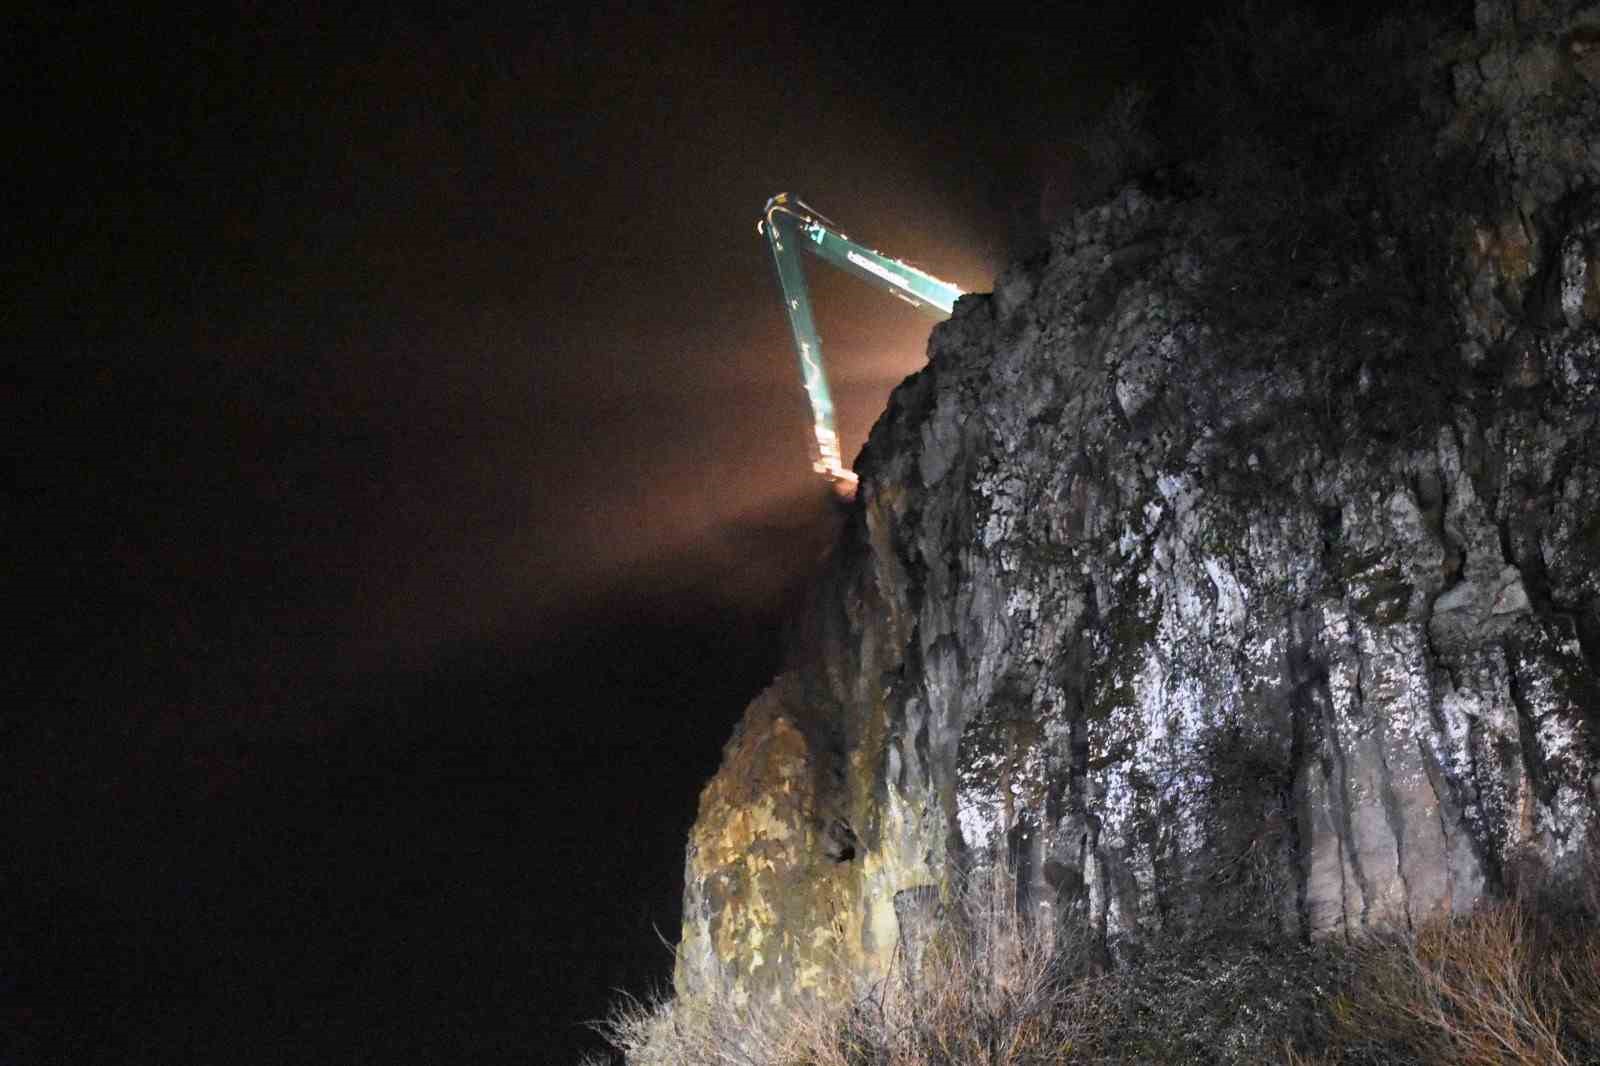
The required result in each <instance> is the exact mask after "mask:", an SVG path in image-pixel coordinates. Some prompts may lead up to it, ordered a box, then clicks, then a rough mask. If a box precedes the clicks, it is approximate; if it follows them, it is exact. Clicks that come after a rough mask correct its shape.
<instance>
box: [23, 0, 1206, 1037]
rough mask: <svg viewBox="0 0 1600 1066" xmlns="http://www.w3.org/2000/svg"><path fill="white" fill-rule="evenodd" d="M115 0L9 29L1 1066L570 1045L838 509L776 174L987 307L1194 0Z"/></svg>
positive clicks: (678, 843)
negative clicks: (824, 484) (1005, 4)
mask: <svg viewBox="0 0 1600 1066" xmlns="http://www.w3.org/2000/svg"><path fill="white" fill-rule="evenodd" d="M131 7H132V6H131V5H41V6H39V7H37V8H35V9H33V10H31V11H28V12H25V13H23V14H20V15H17V14H13V15H9V16H7V17H6V22H5V27H4V30H5V32H4V40H3V44H0V49H3V50H4V51H3V61H0V72H3V75H4V76H5V77H6V79H7V81H8V84H7V89H8V92H7V96H8V98H9V99H10V101H11V103H12V106H13V107H15V108H18V109H19V110H20V112H21V116H22V118H23V119H24V120H25V122H26V123H27V128H28V129H29V130H30V131H31V136H29V137H28V138H26V139H18V140H17V141H16V142H15V143H14V144H13V153H12V154H13V157H14V158H13V161H12V163H13V169H12V173H11V175H10V181H9V183H8V184H9V190H8V191H9V193H10V197H9V204H8V211H7V215H8V216H9V217H8V219H7V222H6V226H7V231H8V234H9V239H8V240H7V242H6V244H7V250H6V262H7V269H6V286H5V290H6V293H5V297H4V301H5V302H4V304H0V307H3V309H4V315H3V320H4V321H5V322H6V323H7V324H8V325H7V327H6V328H7V333H8V335H10V336H11V337H12V338H13V343H12V349H13V351H15V352H17V353H19V355H20V358H18V359H17V360H16V362H15V367H14V369H13V370H12V371H9V372H8V375H7V377H6V379H5V380H4V384H3V391H0V396H3V397H4V402H5V404H6V407H7V409H8V410H9V412H10V416H9V418H8V421H9V422H10V423H11V424H12V425H14V426H16V427H18V428H19V429H20V433H19V434H18V435H17V436H16V437H15V438H14V439H16V440H17V441H18V442H19V443H18V445H17V446H16V447H14V448H13V449H12V456H13V459H14V468H15V469H14V478H13V485H12V488H11V490H10V495H11V499H12V504H11V505H8V507H7V508H6V513H7V529H8V530H9V531H10V533H11V536H10V538H9V539H10V540H11V543H12V544H13V545H14V546H15V549H14V551H13V552H12V553H10V557H11V560H12V566H11V567H10V568H8V571H7V572H6V587H7V589H8V591H7V597H6V598H7V600H8V602H9V603H10V604H11V605H12V612H13V617H14V618H16V620H17V621H16V628H15V630H14V631H13V632H14V633H15V638H14V640H13V646H14V647H15V648H17V649H19V652H20V654H18V655H16V656H14V657H13V658H12V660H11V663H10V666H9V667H8V670H7V673H6V674H5V675H4V676H6V678H7V680H8V681H9V682H10V688H11V689H12V691H13V692H14V693H15V695H16V698H15V699H13V700H11V701H8V702H9V706H8V707H6V708H5V711H4V717H3V718H0V809H3V810H4V811H5V812H6V814H5V817H4V834H5V835H4V837H0V893H3V895H0V898H3V900H4V901H5V902H4V906H5V908H6V910H5V913H4V916H3V921H0V1063H9V1062H15V1063H24V1062H27V1063H32V1062H35V1061H40V1062H46V1061H63V1062H77V1063H90V1062H119V1063H120V1062H130V1063H131V1062H146V1061H149V1062H163V1063H188V1062H195V1063H210V1062H229V1063H277V1062H285V1063H288V1062H294V1063H310V1062H339V1063H351V1062H364V1061H369V1060H370V1061H375V1062H376V1061H382V1062H385V1063H404V1062H437V1063H448V1062H468V1061H471V1062H474V1063H489V1062H513V1061H516V1062H526V1061H553V1062H562V1061H570V1059H571V1058H572V1057H573V1056H574V1054H575V1052H576V1051H577V1050H578V1049H579V1048H580V1047H584V1046H589V1045H588V1042H587V1038H586V1037H585V1035H584V1034H583V1032H582V1031H581V1030H579V1029H577V1028H576V1023H577V1022H578V1021H580V1020H581V1019H583V1018H585V1017H590V1016H592V1015H594V1014H595V1013H597V1012H598V1011H599V1010H600V1009H601V1006H602V1005H603V1004H604V1002H605V1000H606V990H607V989H608V988H610V987H612V986H617V985H621V986H625V987H629V988H631V989H634V990H639V991H642V990H643V987H644V985H645V984H646V983H647V982H649V981H652V980H657V981H658V980H661V979H663V978H664V977H665V974H666V966H667V955H666V952H665V950H664V949H662V948H660V946H659V945H658V944H657V943H656V942H655V940H654V935H653V932H652V926H654V925H659V926H660V927H661V928H663V929H664V930H666V931H668V932H669V933H670V932H672V931H673V929H674V928H675V923H676V919H677V906H678V904H677V895H678V892H679V891H680V885H679V883H678V878H679V876H680V872H681V852H682V846H683V839H684V833H685V831H686V829H687V825H688V822H689V820H690V819H691V818H692V816H693V809H694V802H695V795H696V792H697V790H698V787H699V784H700V783H701V782H702V781H703V780H704V779H705V778H706V777H707V776H708V775H709V774H710V773H711V772H712V770H713V769H714V768H715V765H716V760H717V755H718V749H719V747H720V744H721V742H722V741H723V739H725V737H726V736H727V734H728V731H729V729H730V727H731V724H732V722H733V721H734V720H735V719H736V718H737V715H738V713H739V711H740V709H741V708H742V706H743V704H744V702H745V701H746V700H747V699H748V698H749V697H750V696H751V695H753V693H754V692H755V691H756V690H757V689H758V688H759V686H760V685H761V684H762V683H764V681H765V680H767V679H768V678H769V677H770V676H771V673H772V671H773V670H774V669H775V667H776V662H777V655H778V650H777V644H776V623H777V620H778V618H779V617H780V615H781V612H782V610H783V605H784V604H785V602H787V600H788V599H789V598H790V597H792V594H793V592H794V590H795V589H796V588H799V587H800V586H802V585H803V584H804V582H805V580H806V578H807V575H808V574H809V573H810V572H811V569H812V568H813V567H814V565H815V560H816V559H817V558H818V556H819V555H820V553H821V551H822V550H823V548H824V547H825V546H826V544H827V543H828V538H829V536H830V535H831V525H830V523H831V521H832V518H831V514H830V508H829V505H828V503H827V500H826V494H825V490H824V489H822V488H821V486H819V485H818V484H816V483H815V481H814V480H813V478H812V475H811V474H810V471H809V467H808V459H807V455H806V450H805V441H806V433H807V421H808V418H807V415H806V414H805V411H804V402H803V396H802V394H801V392H800V391H799V389H798V386H797V382H796V378H795V374H794V371H793V367H792V356H791V350H790V342H789V339H788V337H787V334H786V332H785V326H784V322H783V319H782V317H781V314H780V311H779V306H778V300H777V296H776V288H775V284H774V281H773V278H772V276H771V270H770V266H769V264H768V263H767V261H766V258H765V251H764V248H763V245H762V244H761V242H760V241H759V240H758V239H757V237H756V235H755V233H754V222H755V219H756V216H757V213H758V210H759V208H760V206H761V204H762V202H763V201H764V200H765V199H766V197H767V196H768V195H770V194H772V193H774V192H777V191H779V190H782V189H788V190H792V191H795V192H798V193H800V194H802V195H804V196H805V197H806V198H807V199H808V200H810V201H811V202H813V203H815V204H816V205H817V206H818V207H819V208H821V209H822V210H824V211H826V212H827V213H828V214H830V215H831V216H833V217H834V218H836V219H838V220H839V221H840V222H841V223H842V224H843V225H844V226H845V228H846V229H847V230H849V231H850V232H851V233H852V235H854V236H857V237H859V238H861V239H863V240H864V241H866V242H867V243H869V244H872V245H874V246H876V247H879V248H881V249H883V250H885V251H888V252H890V253H891V254H894V255H897V256H899V257H902V258H907V259H910V260H913V261H915V262H917V263H919V264H921V265H923V266H925V267H927V268H928V269H930V270H931V271H933V272H934V273H936V274H939V275H941V276H943V277H946V278H949V279H951V280H954V281H957V282H959V283H962V284H964V285H966V286H968V287H973V288H985V287H987V285H988V284H989V282H990V280H991V279H992V277H993V275H994V273H995V271H996V270H997V269H998V268H999V267H1000V266H1001V265H1003V263H1004V262H1005V260H1006V259H1007V258H1008V256H1010V255H1011V254H1013V253H1014V252H1016V251H1017V250H1018V249H1019V248H1021V247H1023V246H1025V245H1026V243H1027V241H1028V239H1029V237H1030V234H1032V233H1033V232H1034V230H1035V228H1036V226H1037V223H1038V219H1039V215H1040V210H1041V208H1040V202H1041V189H1042V188H1043V186H1044V185H1045V183H1046V180H1047V179H1048V180H1049V181H1050V182H1051V183H1052V186H1051V187H1052V188H1053V189H1054V190H1055V192H1054V194H1053V195H1055V196H1057V197H1060V196H1061V195H1062V193H1061V190H1062V188H1064V187H1065V188H1068V190H1069V192H1068V195H1070V184H1071V180H1072V170H1071V167H1070V165H1068V164H1066V163H1063V162H1062V160H1063V159H1064V158H1068V156H1067V153H1068V146H1069V145H1070V144H1071V142H1072V138H1073V136H1074V133H1075V131H1076V130H1077V129H1078V128H1079V126H1080V124H1081V122H1082V120H1083V119H1084V117H1085V116H1088V115H1092V114H1093V113H1095V112H1096V111H1097V110H1098V109H1099V107H1100V106H1101V105H1102V104H1103V102H1104V100H1105V98H1106V96H1107V94H1108V92H1109V91H1110V88H1111V86H1112V85H1113V83H1114V82H1115V81H1116V80H1117V79H1120V78H1125V77H1129V76H1132V75H1135V74H1145V75H1149V74H1152V73H1159V72H1160V71H1161V70H1162V69H1164V66H1165V64H1166V63H1167V61H1168V58H1169V57H1170V55H1171V54H1172V53H1173V51H1174V50H1175V49H1176V48H1177V47H1178V46H1179V45H1181V42H1182V40H1183V39H1184V37H1185V35H1186V33H1187V31H1188V30H1189V29H1191V28H1192V27H1193V26H1194V25H1195V23H1196V22H1197V20H1198V15H1197V14H1196V13H1195V11H1194V9H1192V8H1188V9H1184V10H1186V11H1187V12H1188V13H1187V14H1185V15H1183V16H1181V17H1175V16H1174V14H1173V12H1172V11H1168V10H1164V9H1161V8H1159V7H1156V6H1154V5H1146V6H1141V5H1140V4H1138V3H1109V2H1108V3H1092V4H1083V5H1073V4H1065V5H1059V7H1058V8H1057V11H1056V14H1054V15H1053V16H1052V17H1051V19H1050V22H1049V24H1041V23H1039V22H1038V21H1037V16H1033V15H1029V14H1026V13H1020V12H1018V13H1011V12H1007V11H1005V10H1003V9H997V8H987V9H984V10H983V11H981V12H978V13H974V12H973V11H970V10H958V11H951V12H947V13H939V12H938V11H936V10H934V9H932V8H923V9H917V10H916V11H912V10H910V9H906V10H900V9H895V8H893V7H892V6H890V7H883V6H881V5H856V6H855V7H854V8H852V9H850V10H849V11H848V13H844V14H831V13H823V12H816V11H804V10H802V9H801V8H798V7H796V6H794V5H787V6H785V7H783V8H774V9H770V10H764V9H762V8H760V7H758V6H754V5H731V4H730V5H701V6H691V8H690V9H689V10H688V11H683V10H671V11H670V13H669V11H668V10H665V9H664V10H663V11H662V12H661V13H657V14H645V13H638V12H636V11H634V10H633V5H617V6H616V7H614V8H613V7H611V6H609V5H590V6H585V7H583V8H582V9H581V10H576V11H573V12H563V11H554V10H549V9H546V8H545V7H543V6H540V5H531V6H524V7H521V8H519V9H504V8H495V7H491V6H486V5H474V6H469V7H464V8H462V9H461V10H460V11H456V12H448V11H443V10H440V9H434V10H432V11H431V12H430V13H428V14H426V15H408V14H405V13H402V12H399V11H397V10H395V9H393V8H388V9H380V10H375V11H372V12H365V11H362V10H361V9H359V8H348V9H341V10H340V11H339V12H338V13H337V14H334V13H320V12H318V11H316V10H313V9H309V8H308V9H301V10H295V9H293V8H291V7H287V6H278V5H266V4H263V5H253V4H241V5H218V6H207V7H205V8H203V9H201V10H200V11H199V12H196V13H190V14H187V15H183V16H177V15H155V14H151V13H148V12H142V11H134V10H130V8H131ZM330 12H331V7H330ZM623 12H626V13H623ZM812 277H813V281H814V294H815V297H816V301H817V304H818V308H819V313H820V314H821V316H822V325H823V330H824V338H825V340H826V341H827V344H828V347H827V352H828V356H829V360H830V364H831V368H832V372H833V377H834V380H835V383H836V392H837V393H838V395H839V397H840V401H841V408H842V414H843V419H842V430H843V433H844V436H845V445H846V454H847V455H849V454H853V453H854V451H855V449H857V448H858V447H859V446H860V444H861V442H862V441H863V439H864V438H865V435H866V431H867V429H868V427H869V425H870V423H871V421H872V419H873V418H874V417H875V415H876V413H877V411H878V410H880V409H881V406H882V404H883V402H884V399H885V398H886V396H887V394H888V391H889V389H890V388H891V387H892V386H893V384H894V383H895V382H896V381H898V380H899V379H901V378H902V377H904V376H905V375H906V374H908V373H910V372H912V371H913V370H915V369H916V367H917V366H918V365H919V364H920V362H921V359H922V354H923V348H924V345H925V343H926V335H927V324H926V322H925V321H924V320H922V319H920V318H918V317H917V316H915V315H914V314H912V313H911V312H909V311H907V310H905V309H903V308H901V307H899V306H898V305H896V304H894V303H893V302H892V301H888V300H882V299H880V298H878V297H877V296H876V295H875V294H872V293H870V292H865V291H860V289H859V286H857V285H856V283H854V282H851V281H849V280H847V279H841V278H828V277H825V276H821V275H819V274H817V273H813V275H812ZM60 1048H66V1049H67V1050H65V1051H60V1052H59V1053H58V1052H57V1051H56V1050H54V1049H60Z"/></svg>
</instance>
